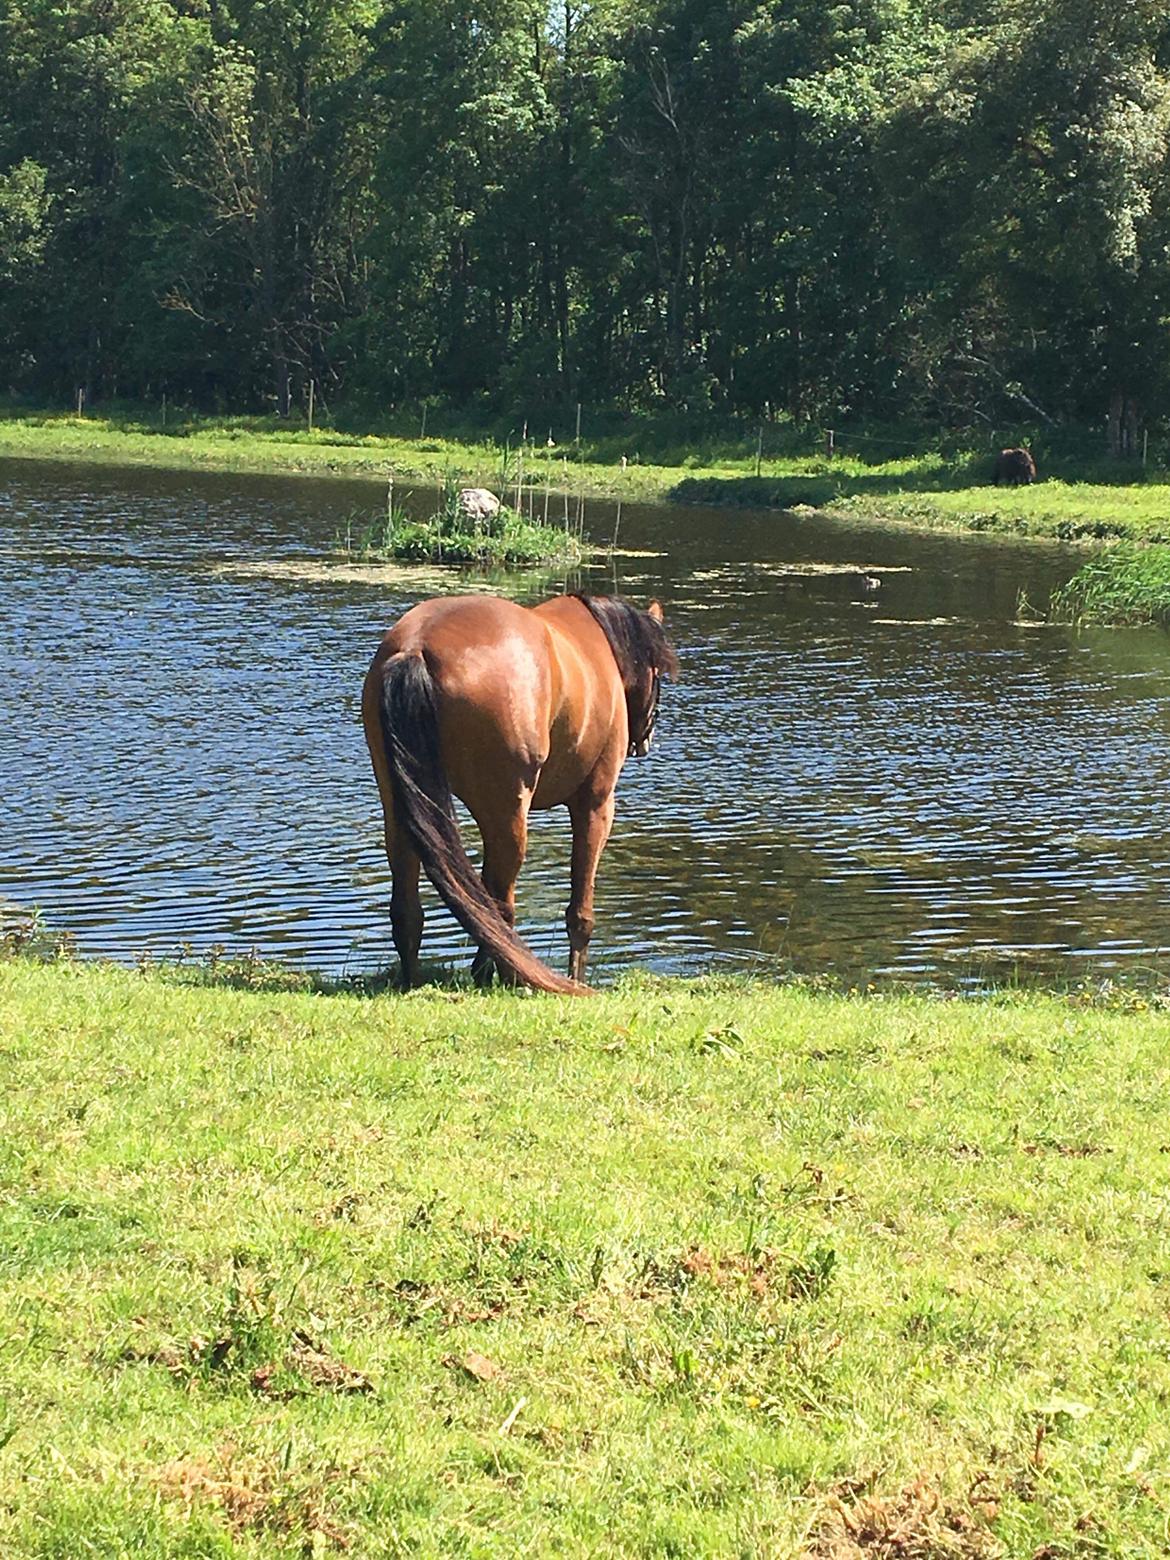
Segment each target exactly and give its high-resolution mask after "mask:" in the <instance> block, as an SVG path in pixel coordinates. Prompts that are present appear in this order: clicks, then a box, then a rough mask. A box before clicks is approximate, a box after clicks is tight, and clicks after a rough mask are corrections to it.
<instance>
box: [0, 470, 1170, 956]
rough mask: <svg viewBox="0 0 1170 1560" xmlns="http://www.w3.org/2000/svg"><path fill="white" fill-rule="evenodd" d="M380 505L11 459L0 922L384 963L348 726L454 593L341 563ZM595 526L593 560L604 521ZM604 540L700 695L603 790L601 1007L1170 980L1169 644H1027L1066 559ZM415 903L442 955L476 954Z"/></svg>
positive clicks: (366, 789) (373, 815)
mask: <svg viewBox="0 0 1170 1560" xmlns="http://www.w3.org/2000/svg"><path fill="white" fill-rule="evenodd" d="M380 499H381V495H380V492H379V489H378V487H377V486H376V485H373V484H354V483H348V482H343V481H339V480H328V481H315V480H312V479H307V478H301V479H295V478H294V479H285V478H253V477H241V476H232V477H218V476H203V475H194V476H193V475H190V474H186V473H184V474H175V473H159V472H152V471H115V470H110V469H104V468H86V467H81V466H69V467H55V466H48V465H44V464H38V463H20V462H15V461H8V462H6V463H4V465H3V468H2V470H0V904H3V903H5V902H7V903H8V904H9V905H10V906H16V907H23V908H24V909H28V908H30V907H33V906H35V907H38V908H39V910H40V911H41V912H42V914H43V916H44V918H45V921H46V923H47V924H48V925H49V926H50V927H51V928H53V929H56V930H59V931H67V932H69V933H71V934H73V936H74V937H75V939H76V943H77V946H78V949H79V951H80V952H82V953H83V954H96V955H105V956H112V957H115V958H118V959H133V958H135V957H137V956H139V955H141V954H143V953H149V954H151V955H153V956H156V957H169V956H173V955H174V954H175V953H176V952H177V951H178V950H179V948H180V947H181V946H182V945H189V946H190V947H191V948H193V949H194V950H196V951H198V952H203V951H206V950H207V949H209V948H211V947H213V946H215V945H225V946H227V947H228V948H230V949H233V950H237V951H238V950H244V949H251V948H255V949H257V950H258V951H259V952H260V953H262V954H264V955H266V956H274V957H281V958H285V959H287V960H289V961H290V962H295V963H297V964H301V965H308V966H311V967H314V968H317V969H320V970H323V971H328V972H331V973H340V972H345V971H348V972H358V971H370V970H375V969H378V968H381V967H385V966H386V965H387V964H388V963H389V962H390V961H391V959H392V948H391V943H390V937H389V925H388V914H387V904H388V896H389V879H388V871H387V868H386V865H385V861H384V858H383V856H382V851H381V835H380V816H379V808H378V800H377V794H376V790H375V787H374V784H373V780H372V777H371V774H370V772H369V763H368V759H367V756H366V752H365V747H364V743H363V740H362V735H361V729H360V726H359V723H358V696H359V690H360V686H361V680H362V677H363V675H364V672H365V668H366V666H367V664H368V661H369V658H370V656H371V654H372V652H373V650H374V649H375V647H376V645H377V643H378V640H379V638H380V637H381V633H382V631H383V630H384V629H385V628H386V627H387V626H388V625H389V624H390V623H391V622H392V621H393V620H394V619H395V618H396V617H397V616H398V615H399V614H400V613H401V612H402V611H403V610H404V609H405V608H406V607H407V606H409V605H410V604H411V602H412V601H413V600H415V599H417V598H418V596H420V595H426V594H431V593H433V592H434V590H435V589H436V588H439V587H441V586H442V584H443V576H442V574H441V573H440V574H439V575H438V576H437V583H436V580H435V578H434V577H432V576H431V575H428V574H427V572H426V571H424V572H423V574H421V575H419V576H414V577H411V576H408V577H406V578H394V577H390V578H388V577H386V575H385V574H379V573H378V572H377V571H375V572H374V573H373V574H367V573H364V572H363V571H361V570H348V571H347V570H340V571H336V570H333V569H330V568H328V567H322V564H323V562H324V561H325V560H326V559H327V557H328V554H329V551H330V547H331V543H332V541H333V538H334V536H335V534H336V533H337V531H338V529H339V527H343V526H344V522H345V517H346V515H347V514H348V513H349V512H351V511H352V510H354V509H361V510H362V511H364V512H366V513H369V514H372V513H373V512H374V511H375V510H376V508H377V507H378V504H379V502H380ZM586 520H587V528H588V529H589V530H590V531H591V532H592V534H593V535H594V536H595V537H598V538H603V539H605V540H609V539H610V538H611V536H612V532H613V528H614V521H615V516H614V514H613V511H612V510H611V509H609V508H607V507H605V506H600V505H593V506H590V508H589V509H588V511H587V517H586ZM618 542H619V548H620V549H621V551H620V553H619V554H618V556H617V557H616V558H615V559H614V560H613V561H612V562H611V561H608V560H607V561H604V562H603V563H601V564H600V565H599V566H598V568H597V569H596V570H595V571H594V572H593V573H592V574H591V575H589V576H587V577H586V578H585V579H584V580H583V581H574V582H570V583H571V584H584V585H585V586H587V587H590V588H595V589H607V588H612V585H613V582H614V578H615V576H616V579H617V583H618V586H619V587H620V589H621V590H623V591H624V592H626V593H628V594H629V595H631V596H632V597H633V598H635V599H636V600H639V601H644V600H645V599H646V598H647V597H648V596H649V595H651V594H654V595H658V596H660V597H661V598H662V600H663V602H664V603H665V605H666V610H667V620H668V627H669V629H670V631H671V633H672V635H673V637H674V639H675V642H676V644H677V647H678V650H679V653H680V655H681V658H682V664H683V678H682V681H681V682H680V683H679V684H678V685H677V686H675V687H671V688H668V689H667V691H666V695H665V698H664V703H663V713H662V721H661V726H660V735H659V739H658V741H657V743H656V745H655V748H654V751H653V753H652V754H651V755H650V757H649V758H647V759H644V760H641V761H633V760H631V761H630V763H629V764H628V765H627V767H626V770H625V773H624V774H623V777H622V781H621V785H620V787H619V791H618V819H617V825H616V828H615V831H614V836H613V839H612V841H611V843H610V846H609V848H608V850H607V851H606V854H605V856H604V858H603V861H602V870H601V877H600V881H599V890H598V924H597V932H596V934H595V938H594V944H593V952H594V963H593V966H592V968H593V972H594V975H595V976H596V977H597V978H601V979H604V978H605V977H606V976H608V975H612V974H613V973H615V972H616V971H618V970H620V969H621V968H623V967H625V966H628V965H631V964H641V965H644V966H648V967H650V968H652V969H654V970H658V971H661V972H668V973H675V974H692V973H698V972H701V971H705V970H709V969H712V968H726V969H742V970H762V971H765V972H767V971H772V970H796V971H800V972H804V973H809V974H818V973H832V974H834V975H837V976H839V977H841V978H842V979H845V980H848V981H865V980H884V979H888V978H901V979H909V980H915V981H927V982H934V983H938V984H945V985H954V984H956V983H962V982H983V981H992V980H1001V979H1018V980H1023V981H1028V980H1033V979H1046V980H1047V979H1052V978H1057V979H1078V978H1080V977H1082V976H1085V977H1087V976H1094V977H1097V976H1106V975H1117V974H1120V973H1122V972H1126V971H1129V972H1137V971H1143V972H1153V973H1158V972H1166V971H1170V949H1168V948H1167V946H1166V944H1167V943H1170V938H1167V936H1166V931H1165V907H1166V903H1167V899H1168V898H1170V824H1168V820H1167V808H1166V797H1167V795H1168V794H1170V639H1167V638H1166V637H1165V636H1163V635H1162V634H1160V633H1148V632H1137V631H1127V632H1113V633H1107V632H1099V633H1095V634H1083V635H1077V634H1075V633H1072V632H1070V631H1067V630H1064V629H1050V628H1043V627H1035V626H1032V627H1028V626H1020V625H1018V624H1017V623H1016V621H1015V619H1016V617H1017V599H1018V596H1019V593H1020V592H1021V591H1025V592H1026V593H1027V595H1028V597H1029V598H1030V599H1031V600H1034V601H1038V602H1040V603H1043V601H1044V600H1045V599H1046V596H1047V593H1048V591H1049V589H1050V588H1051V587H1052V586H1053V585H1054V584H1055V583H1058V582H1059V581H1061V580H1063V579H1064V578H1066V577H1067V576H1068V575H1069V574H1070V573H1071V572H1072V571H1073V569H1074V568H1075V565H1076V555H1075V554H1074V553H1072V552H1071V551H1067V550H1061V549H1056V548H1052V547H1043V546H1038V545H1036V544H1027V543H1022V542H1021V543H1012V542H1005V541H1003V540H990V539H986V538H979V537H974V538H957V537H946V536H933V535H927V536H924V535H917V534H913V533H909V532H898V531H892V530H882V529H879V528H877V527H874V526H866V525H863V524H856V525H849V526H844V525H842V526H828V525H826V523H825V522H824V521H822V520H814V519H811V518H808V519H800V518H795V517H792V516H786V515H780V514H774V513H766V514H765V513H744V512H735V513H722V512H717V511H708V510H696V509H667V508H657V509H652V508H631V507H626V508H625V509H624V511H623V513H622V516H621V525H620V534H619V538H618ZM563 584H564V581H560V582H552V583H551V584H550V583H549V582H544V583H542V584H533V583H531V582H529V583H528V584H527V585H526V586H525V585H521V586H520V587H519V588H517V587H516V584H515V582H512V587H513V588H512V593H513V594H516V595H519V596H520V597H521V598H525V597H527V598H528V599H536V598H538V597H539V596H541V595H543V594H546V593H548V592H549V591H550V590H552V589H555V588H558V586H559V585H563ZM448 588H458V581H457V577H455V576H453V577H452V579H451V582H450V584H449V586H448ZM465 832H466V835H467V838H468V840H469V843H471V844H472V845H473V846H474V843H475V840H474V831H473V830H472V829H471V827H470V825H467V826H466V828H465ZM567 892H568V826H567V820H566V818H565V816H564V814H563V813H554V814H548V815H539V816H538V815H534V828H533V834H532V841H531V847H530V855H529V860H528V862H527V865H526V867H525V870H524V873H523V875H522V877H521V880H520V888H519V907H520V925H521V929H522V931H523V933H524V934H525V935H526V936H527V937H528V938H529V940H530V941H531V943H532V945H533V946H534V948H535V949H536V950H537V951H538V952H539V953H540V954H541V955H542V956H543V957H545V958H547V959H549V960H550V961H552V962H553V963H555V964H556V965H557V966H558V967H561V966H562V965H563V962H564V960H565V959H566V958H567V939H566V937H565V933H564V928H563V920H562V918H563V914H564V905H565V900H566V896H567ZM427 905H428V929H427V933H426V936H425V940H424V949H423V951H424V956H427V957H439V958H452V957H455V956H459V957H460V958H462V956H463V953H464V951H465V949H466V940H465V938H464V937H463V935H462V933H461V932H460V931H459V929H458V928H457V927H456V926H455V924H454V922H453V921H452V920H451V919H450V918H449V916H448V915H447V913H446V911H444V910H442V909H441V907H439V905H438V902H437V900H436V899H435V898H434V896H433V894H432V895H430V897H429V899H428V901H427Z"/></svg>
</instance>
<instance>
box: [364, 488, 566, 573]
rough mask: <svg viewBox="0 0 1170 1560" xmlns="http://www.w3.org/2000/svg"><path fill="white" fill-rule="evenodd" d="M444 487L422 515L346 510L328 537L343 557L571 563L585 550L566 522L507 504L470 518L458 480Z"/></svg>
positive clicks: (487, 564) (504, 564)
mask: <svg viewBox="0 0 1170 1560" xmlns="http://www.w3.org/2000/svg"><path fill="white" fill-rule="evenodd" d="M445 487H446V490H445V493H444V495H443V500H442V502H441V503H440V506H439V508H438V509H437V510H436V511H435V513H434V514H433V515H432V516H431V517H430V518H429V519H426V520H416V519H413V518H412V517H411V516H410V515H409V514H408V513H407V512H406V511H405V510H403V509H400V508H398V507H396V506H391V507H390V508H389V509H388V510H387V511H386V512H385V513H384V514H381V515H379V516H377V517H376V518H375V519H373V520H370V519H364V520H363V518H362V517H361V516H360V515H357V516H351V517H350V518H349V519H348V520H347V521H346V523H345V525H344V527H343V528H340V529H339V530H338V532H337V534H336V536H335V537H334V546H335V548H336V550H337V551H338V552H340V553H342V554H344V556H346V557H358V558H363V559H389V558H393V559H398V560H400V561H403V562H411V563H460V564H476V565H478V566H479V567H481V568H525V567H536V566H539V565H547V566H550V567H568V568H576V567H578V566H579V565H580V564H581V563H582V562H583V561H584V559H585V557H586V555H587V554H588V552H589V550H590V549H589V547H588V545H587V544H586V543H585V542H584V541H583V539H582V537H581V536H580V534H579V533H578V532H577V531H575V530H574V529H572V528H571V527H570V526H568V525H564V526H555V525H545V524H542V523H540V522H539V521H536V520H535V519H533V518H531V517H530V516H525V515H524V514H523V513H520V512H518V511H516V510H515V509H511V508H509V507H508V505H507V504H501V506H500V508H499V510H498V512H497V513H496V514H495V515H492V516H490V517H486V518H484V519H478V518H473V517H471V516H469V515H467V514H465V513H464V512H463V510H462V509H461V507H460V505H459V488H458V485H457V484H456V483H454V482H452V481H450V480H448V482H447V483H446V485H445Z"/></svg>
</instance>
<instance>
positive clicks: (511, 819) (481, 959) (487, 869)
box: [471, 796, 529, 986]
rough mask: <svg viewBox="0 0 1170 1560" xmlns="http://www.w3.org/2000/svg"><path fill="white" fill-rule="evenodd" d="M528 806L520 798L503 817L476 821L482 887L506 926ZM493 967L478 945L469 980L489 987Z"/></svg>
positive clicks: (512, 915) (512, 920)
mask: <svg viewBox="0 0 1170 1560" xmlns="http://www.w3.org/2000/svg"><path fill="white" fill-rule="evenodd" d="M528 804H529V797H527V796H521V797H520V798H519V799H518V800H517V801H516V803H515V804H514V805H513V806H512V807H511V808H509V809H508V810H507V811H505V812H504V813H503V814H502V815H496V816H494V817H492V818H486V816H485V818H483V819H481V818H476V822H477V823H478V824H479V832H480V834H481V835H482V837H483V872H482V874H481V876H482V877H483V886H484V887H485V888H486V889H487V891H488V893H489V894H490V895H491V896H492V898H493V899H494V900H495V901H496V903H497V904H498V905H499V907H500V914H501V915H502V916H503V917H504V920H505V921H507V923H508V925H509V926H514V925H515V924H516V879H517V878H518V877H519V876H520V868H521V867H522V866H523V865H524V854H525V852H526V850H527V849H528ZM494 964H495V961H494V960H493V958H492V956H491V954H490V953H489V952H488V951H487V949H486V948H485V947H484V946H483V945H482V943H481V944H480V946H479V947H478V948H477V949H476V950H475V958H474V959H473V960H472V961H471V974H472V979H473V980H474V981H475V983H476V985H477V986H488V985H490V984H491V979H492V971H493V968H494ZM501 979H503V976H502V975H501Z"/></svg>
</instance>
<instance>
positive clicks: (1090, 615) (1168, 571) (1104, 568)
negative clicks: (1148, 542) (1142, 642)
mask: <svg viewBox="0 0 1170 1560" xmlns="http://www.w3.org/2000/svg"><path fill="white" fill-rule="evenodd" d="M1049 616H1050V617H1051V618H1052V619H1053V620H1054V621H1056V622H1061V623H1093V624H1102V625H1106V626H1113V627H1117V626H1123V625H1127V624H1137V623H1156V624H1157V625H1158V626H1159V627H1160V628H1170V547H1165V546H1137V545H1134V544H1132V543H1130V544H1123V545H1121V546H1117V547H1107V548H1104V549H1103V550H1102V551H1101V552H1099V553H1096V554H1095V555H1094V556H1093V557H1091V558H1089V559H1088V561H1087V562H1086V563H1084V564H1083V565H1082V566H1081V567H1080V568H1079V569H1078V570H1077V572H1076V573H1075V574H1074V575H1073V577H1072V579H1070V580H1069V581H1068V583H1067V584H1066V585H1063V586H1061V588H1060V589H1059V590H1058V591H1055V592H1054V593H1053V596H1052V600H1051V603H1050V606H1049Z"/></svg>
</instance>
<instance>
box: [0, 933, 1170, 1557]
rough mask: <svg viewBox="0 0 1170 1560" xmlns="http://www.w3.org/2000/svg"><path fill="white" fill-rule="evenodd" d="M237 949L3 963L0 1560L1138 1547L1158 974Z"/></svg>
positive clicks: (1160, 1360) (1165, 1356) (1166, 1441)
mask: <svg viewBox="0 0 1170 1560" xmlns="http://www.w3.org/2000/svg"><path fill="white" fill-rule="evenodd" d="M221 973H226V972H221ZM258 984H259V986H260V988H261V989H256V990H234V989H228V987H227V986H226V985H216V984H214V983H205V984H203V985H189V984H181V983H178V982H176V980H175V979H174V978H171V979H166V978H163V977H162V976H161V975H158V974H154V975H142V974H139V973H135V972H130V971H121V970H115V969H110V968H102V967H95V966H88V965H82V964H72V963H69V962H64V963H57V964H48V965H44V964H34V963H30V962H28V961H25V960H21V959H17V960H10V961H8V962H6V963H2V964H0V1067H2V1068H3V1075H4V1089H3V1092H2V1094H0V1553H3V1554H4V1556H5V1557H6V1560H7V1557H13V1560H21V1557H31V1556H36V1557H38V1560H39V1557H49V1556H57V1557H61V1560H66V1557H67V1560H74V1557H76V1556H80V1555H82V1554H96V1555H102V1556H110V1557H113V1556H129V1555H134V1556H145V1557H158V1560H162V1557H167V1560H170V1557H177V1556H183V1557H196V1556H199V1557H211V1556H216V1557H226V1556H247V1557H259V1556H281V1555H331V1554H333V1553H338V1554H341V1553H348V1554H351V1555H359V1556H362V1557H366V1556H382V1555H386V1556H390V1555H405V1554H424V1555H461V1556H488V1555H498V1554H508V1555H512V1554H539V1555H544V1554H566V1555H585V1554H597V1555H602V1554H604V1555H615V1554H617V1555H621V1554H625V1555H656V1556H657V1555H680V1556H681V1555H685V1556H703V1555H711V1556H725V1555H765V1554H766V1555H769V1556H781V1557H783V1556H797V1555H801V1554H805V1555H816V1556H833V1557H838V1560H842V1557H846V1556H855V1557H857V1556H882V1557H893V1556H895V1555H897V1556H902V1557H907V1556H918V1557H919V1560H930V1557H937V1556H951V1555H959V1556H977V1555H978V1556H990V1555H1003V1556H1012V1557H1014V1556H1031V1555H1035V1554H1039V1553H1043V1554H1046V1555H1050V1556H1056V1555H1059V1556H1062V1557H1064V1556H1067V1557H1074V1556H1081V1557H1087V1556H1106V1555H1117V1556H1120V1555H1126V1556H1150V1557H1153V1556H1161V1555H1164V1554H1165V1553H1166V1527H1167V1511H1168V1509H1170V1417H1168V1415H1167V1404H1168V1399H1170V1331H1168V1328H1167V1312H1168V1305H1170V1204H1168V1202H1167V1198H1166V1195H1165V1184H1166V1165H1167V1160H1166V1150H1167V1133H1166V1099H1167V1094H1168V1089H1170V1014H1167V1012H1165V1011H1164V1010H1163V1009H1162V1008H1161V1007H1160V1006H1158V1005H1156V1004H1155V1005H1154V1006H1152V1007H1147V1006H1146V1003H1145V1001H1143V1000H1141V999H1138V998H1136V997H1134V998H1132V999H1121V1000H1119V1001H1118V1002H1117V1003H1116V1004H1114V1005H1108V1004H1105V1005H1102V1004H1101V1003H1094V1002H1090V1001H1087V1000H1086V1001H1080V1000H1077V999H1076V998H1074V997H1055V996H1052V997H1044V996H1010V997H1002V998H996V999H985V1000H982V1001H963V1000H949V1001H948V1000H943V999H941V998H928V997H918V996H904V997H897V996H872V995H871V996H868V997H862V996H846V995H841V996H831V995H826V994H823V993H818V992H814V991H812V990H807V989H802V988H799V987H796V988H792V987H790V988H781V987H773V986H767V985H763V984H747V983H731V982H719V981H713V980H712V981H707V982H699V983H696V984H682V983H669V982H658V981H651V980H639V979H630V980H628V981H626V982H624V983H623V984H622V985H620V986H619V987H618V988H617V989H615V990H613V991H611V992H609V993H606V994H604V995H602V996H600V997H598V998H597V999H595V1000H593V1001H587V1002H576V1003H574V1002H572V1001H569V1000H562V999H545V998H532V997H526V996H524V995H520V994H512V993H505V992H495V993H491V994H486V995H481V994H478V993H473V992H465V991H458V990H454V989H450V988H446V989H444V988H433V989H428V990H423V991H420V992H417V993H414V994H412V995H410V996H409V997H399V996H393V995H384V996H379V997H374V998H371V997H360V996H357V995H353V994H344V993H339V994H332V995H330V994H324V993H321V992H312V991H307V992H306V991H291V992H282V991H278V990H275V989H267V986H266V983H265V982H258ZM899 1533H900V1535H901V1536H900V1537H899V1536H897V1535H898V1534H899ZM883 1534H884V1535H885V1537H884V1538H883V1537H882V1535H883ZM1043 1546H1048V1547H1047V1548H1045V1547H1043Z"/></svg>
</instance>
